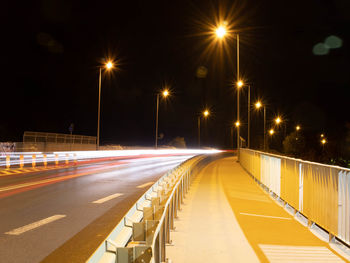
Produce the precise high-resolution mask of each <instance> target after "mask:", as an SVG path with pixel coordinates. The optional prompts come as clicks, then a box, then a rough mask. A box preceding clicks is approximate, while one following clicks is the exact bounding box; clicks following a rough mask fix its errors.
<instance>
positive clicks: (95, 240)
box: [0, 156, 190, 263]
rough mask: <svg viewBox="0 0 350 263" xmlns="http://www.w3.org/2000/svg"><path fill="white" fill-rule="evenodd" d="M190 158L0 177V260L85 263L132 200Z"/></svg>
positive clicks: (132, 161) (142, 160) (111, 163)
mask: <svg viewBox="0 0 350 263" xmlns="http://www.w3.org/2000/svg"><path fill="white" fill-rule="evenodd" d="M189 157H190V156H167V157H153V158H139V159H126V160H117V161H116V160H115V161H106V162H102V163H92V164H89V165H83V166H77V167H73V168H72V167H71V168H65V169H58V170H48V171H42V172H37V173H30V174H16V175H10V176H2V177H0V262H6V263H11V262H19V263H20V262H40V261H45V262H85V260H86V259H87V258H88V257H89V256H90V255H91V253H92V252H93V251H94V250H95V249H96V248H97V247H98V245H99V244H100V243H101V242H102V241H103V239H104V238H105V237H106V236H107V235H108V233H109V232H110V231H111V230H112V229H113V227H114V226H115V225H116V224H117V223H118V222H119V221H120V220H121V218H122V217H123V216H124V214H125V213H126V212H127V211H128V209H130V207H131V206H132V205H133V204H134V203H135V201H137V199H138V198H139V197H140V196H141V195H142V194H143V193H144V192H145V191H146V190H147V189H148V188H149V187H150V186H151V185H152V184H153V183H154V182H155V181H157V180H158V179H159V178H160V177H161V176H162V175H163V174H164V173H166V172H167V171H168V170H169V169H171V168H173V167H175V166H176V165H178V164H179V163H181V162H182V161H184V160H185V159H187V158H189Z"/></svg>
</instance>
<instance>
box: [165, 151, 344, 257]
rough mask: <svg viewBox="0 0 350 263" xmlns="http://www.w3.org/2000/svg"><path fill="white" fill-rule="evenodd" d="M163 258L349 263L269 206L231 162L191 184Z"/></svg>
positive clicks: (275, 205) (211, 165)
mask: <svg viewBox="0 0 350 263" xmlns="http://www.w3.org/2000/svg"><path fill="white" fill-rule="evenodd" d="M184 202H185V203H184V205H183V206H182V211H180V212H179V214H178V219H177V220H176V221H175V226H176V229H175V231H174V232H172V233H171V239H172V241H173V245H170V246H167V258H169V259H170V260H171V262H172V263H182V262H191V263H192V262H220V263H222V262H230V263H232V262H348V261H346V260H345V259H344V258H342V257H341V256H340V255H339V254H337V253H336V252H335V251H334V250H333V249H332V248H331V247H330V246H329V245H328V243H326V242H324V241H321V240H320V239H318V238H317V237H316V236H315V235H314V234H312V233H311V232H310V230H309V229H308V228H307V227H304V226H303V225H302V224H300V223H299V222H298V221H296V220H295V219H294V218H293V217H292V216H291V215H290V214H289V213H288V212H286V211H285V210H284V208H282V207H281V206H280V205H279V204H278V203H276V202H275V201H273V200H272V199H271V198H270V197H269V195H268V194H266V193H265V192H264V191H263V190H262V189H261V188H260V187H259V186H258V185H257V184H256V183H255V182H254V180H253V179H252V178H251V177H250V176H249V175H248V174H247V173H246V172H245V171H244V170H243V169H242V168H241V166H240V165H239V164H238V163H237V162H236V159H235V158H233V157H229V158H222V159H219V160H216V161H213V162H211V163H209V164H208V165H207V166H205V167H204V168H203V170H202V171H201V172H200V173H199V174H198V176H197V177H196V178H195V180H194V182H193V184H192V186H191V189H190V192H189V194H188V195H187V197H186V199H185V201H184Z"/></svg>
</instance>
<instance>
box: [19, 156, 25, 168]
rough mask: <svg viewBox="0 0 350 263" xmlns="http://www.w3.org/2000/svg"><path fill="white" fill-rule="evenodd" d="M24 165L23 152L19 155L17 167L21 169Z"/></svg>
mask: <svg viewBox="0 0 350 263" xmlns="http://www.w3.org/2000/svg"><path fill="white" fill-rule="evenodd" d="M23 167H24V157H23V154H21V155H20V156H19V168H20V169H22V168H23Z"/></svg>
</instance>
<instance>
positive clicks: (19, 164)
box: [0, 149, 218, 169]
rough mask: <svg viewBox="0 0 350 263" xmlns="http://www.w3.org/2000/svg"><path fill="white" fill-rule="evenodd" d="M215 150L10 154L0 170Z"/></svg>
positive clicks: (191, 153)
mask: <svg viewBox="0 0 350 263" xmlns="http://www.w3.org/2000/svg"><path fill="white" fill-rule="evenodd" d="M215 152H218V151H216V150H196V149H183V150H174V149H170V150H116V151H69V152H50V153H43V152H12V153H6V154H4V155H2V156H0V169H11V168H24V167H25V166H26V167H28V166H29V167H36V166H38V165H41V166H47V165H50V164H52V165H59V164H69V163H75V164H76V163H77V162H79V161H83V160H89V159H99V158H118V157H137V156H152V155H154V156H161V155H168V154H170V155H196V154H205V153H215Z"/></svg>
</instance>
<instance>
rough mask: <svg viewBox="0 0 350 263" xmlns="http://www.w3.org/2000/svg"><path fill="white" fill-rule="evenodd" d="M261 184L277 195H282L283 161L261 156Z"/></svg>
mask: <svg viewBox="0 0 350 263" xmlns="http://www.w3.org/2000/svg"><path fill="white" fill-rule="evenodd" d="M260 158H261V159H260V161H261V182H262V183H263V184H264V185H266V186H267V187H269V188H270V190H272V191H273V192H274V193H275V194H277V195H279V196H280V194H281V159H279V158H275V157H272V156H268V155H264V154H262V155H260Z"/></svg>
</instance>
